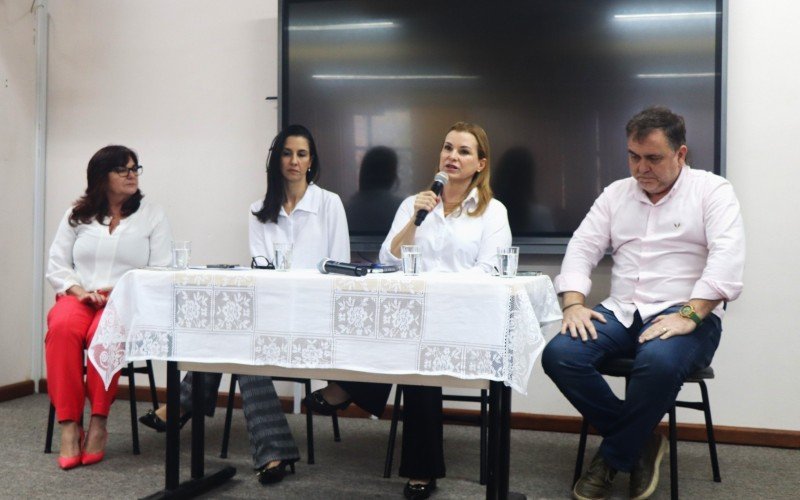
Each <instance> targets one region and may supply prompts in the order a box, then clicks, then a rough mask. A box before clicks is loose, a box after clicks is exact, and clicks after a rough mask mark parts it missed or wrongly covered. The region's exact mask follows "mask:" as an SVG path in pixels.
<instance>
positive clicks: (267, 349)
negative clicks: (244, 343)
mask: <svg viewBox="0 0 800 500" xmlns="http://www.w3.org/2000/svg"><path fill="white" fill-rule="evenodd" d="M254 351H255V362H256V364H259V365H278V366H284V365H287V364H288V363H289V339H287V338H286V337H277V336H273V335H256V341H255V348H254Z"/></svg>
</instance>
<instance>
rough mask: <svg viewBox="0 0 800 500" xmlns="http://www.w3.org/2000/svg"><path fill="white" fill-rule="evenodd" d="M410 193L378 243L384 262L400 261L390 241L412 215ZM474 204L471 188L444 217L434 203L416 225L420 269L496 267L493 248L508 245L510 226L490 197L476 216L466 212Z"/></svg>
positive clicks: (488, 270) (488, 269) (484, 269)
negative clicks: (458, 208) (454, 208)
mask: <svg viewBox="0 0 800 500" xmlns="http://www.w3.org/2000/svg"><path fill="white" fill-rule="evenodd" d="M415 196H416V195H414V196H409V197H408V198H406V199H405V200H403V203H401V204H400V208H398V209H397V214H396V215H395V217H394V222H393V223H392V228H391V229H390V230H389V234H388V235H387V236H386V240H385V241H384V242H383V245H382V246H381V252H380V260H381V262H382V263H384V264H396V265H400V264H401V259H400V257H399V256H395V255H393V254H392V252H391V250H390V248H391V245H392V240H393V239H394V237H395V236H396V235H397V233H399V232H400V231H401V230H402V229H403V228H404V227H405V225H406V224H408V221H409V220H411V218H412V217H413V215H414V198H415ZM477 204H478V190H477V188H474V189H473V190H472V191H471V192H470V193H469V196H467V198H466V199H465V200H464V202H463V203H462V204H461V210H460V211H458V210H457V211H455V212H453V213H451V214H450V215H448V216H447V217H445V216H444V207H443V204H442V203H439V204H438V205H436V207H435V208H434V209H433V212H431V213H429V214H428V216H427V217H426V218H425V220H424V221H423V222H422V225H421V226H419V227H418V228H417V232H416V235H415V237H414V244H415V245H419V246H420V250H421V253H422V271H423V272H460V271H469V270H473V271H482V272H485V273H491V272H492V271H493V270H494V268H495V266H497V247H505V246H509V245H511V228H510V227H509V225H508V213H507V212H506V207H505V206H504V205H503V204H502V203H500V202H499V201H497V200H495V199H492V200H491V201H489V206H488V207H486V210H485V211H484V212H483V214H481V215H480V216H478V217H470V216H469V215H467V213H468V211H469V210H473V209H474V208H475V207H476V206H477Z"/></svg>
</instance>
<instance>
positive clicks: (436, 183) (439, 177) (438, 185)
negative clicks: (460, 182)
mask: <svg viewBox="0 0 800 500" xmlns="http://www.w3.org/2000/svg"><path fill="white" fill-rule="evenodd" d="M445 184H447V174H446V173H444V172H439V173H438V174H436V176H435V177H434V178H433V186H431V191H433V193H434V194H435V195H436V196H439V195H440V194H442V189H444V185H445ZM427 216H428V211H427V210H425V209H424V208H420V209H419V210H417V218H416V219H414V225H415V226H419V225H420V224H422V221H424V220H425V217H427Z"/></svg>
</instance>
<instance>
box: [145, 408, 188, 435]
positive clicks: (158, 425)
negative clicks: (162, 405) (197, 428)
mask: <svg viewBox="0 0 800 500" xmlns="http://www.w3.org/2000/svg"><path fill="white" fill-rule="evenodd" d="M191 418H192V412H190V411H187V412H186V413H184V414H183V415H181V420H180V422H179V424H178V425H179V426H180V428H181V429H183V426H184V425H186V422H188V421H189V420H191ZM139 422H140V423H141V424H142V425H144V426H145V427H150V428H151V429H155V430H156V432H167V423H166V422H164V421H163V420H161V417H159V416H158V415H156V412H155V411H154V410H147V413H145V414H144V415H142V416H141V417H139Z"/></svg>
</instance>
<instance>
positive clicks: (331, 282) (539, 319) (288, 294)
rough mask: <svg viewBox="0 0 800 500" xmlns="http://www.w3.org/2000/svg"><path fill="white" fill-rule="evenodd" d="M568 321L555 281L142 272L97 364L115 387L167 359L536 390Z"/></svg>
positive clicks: (112, 303)
mask: <svg viewBox="0 0 800 500" xmlns="http://www.w3.org/2000/svg"><path fill="white" fill-rule="evenodd" d="M560 319H561V311H560V309H559V306H558V301H557V298H556V294H555V291H554V289H553V285H552V283H551V281H550V278H549V277H547V276H531V277H517V278H512V279H508V278H499V277H493V276H487V275H483V274H478V273H475V274H473V273H468V274H423V275H421V276H416V277H408V276H404V275H402V274H400V273H394V274H383V275H381V274H375V275H369V276H366V277H361V278H351V277H346V276H335V275H323V274H319V273H318V272H316V271H311V270H307V271H290V272H286V273H282V272H276V271H261V270H255V271H220V270H214V271H209V270H186V271H151V270H136V271H130V272H128V273H127V274H125V275H124V276H123V277H122V279H120V281H119V282H118V283H117V285H116V286H115V287H114V291H113V293H112V294H111V297H110V299H109V301H108V305H107V306H106V309H105V312H104V313H103V317H102V319H101V320H100V326H99V327H98V329H97V333H96V334H95V336H94V339H93V341H92V344H91V346H90V347H89V359H90V360H91V362H92V364H93V365H94V366H95V367H96V368H97V369H98V371H99V372H100V374H101V376H102V377H103V379H104V380H105V383H106V386H108V384H109V383H110V381H111V378H112V376H113V375H114V373H116V372H117V371H119V370H120V369H121V368H122V367H123V366H124V365H126V364H127V363H128V361H136V360H145V359H155V360H169V361H194V362H206V363H237V364H245V365H275V366H281V367H287V368H332V369H344V370H355V371H360V372H372V373H385V374H409V373H415V374H423V375H449V376H453V377H457V378H461V379H486V380H495V381H503V382H505V383H506V385H508V386H510V387H512V388H513V389H515V390H517V391H519V392H521V393H523V394H524V393H525V392H526V387H527V385H528V379H529V378H530V374H531V369H532V368H533V364H534V362H535V361H536V358H537V357H538V356H539V354H540V353H541V352H542V349H543V348H544V344H545V338H544V335H543V331H542V330H543V328H548V327H551V328H558V327H559V326H560V323H559V320H560ZM547 333H548V334H549V332H547Z"/></svg>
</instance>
